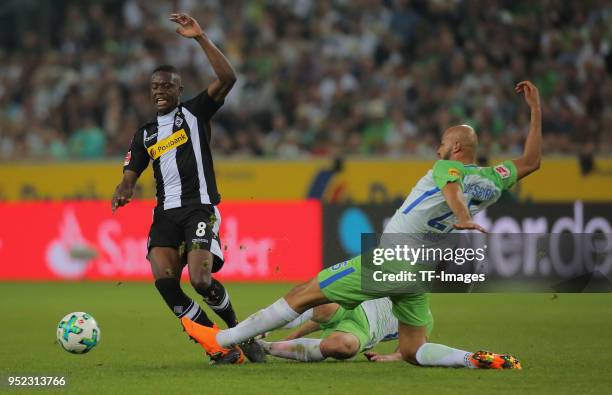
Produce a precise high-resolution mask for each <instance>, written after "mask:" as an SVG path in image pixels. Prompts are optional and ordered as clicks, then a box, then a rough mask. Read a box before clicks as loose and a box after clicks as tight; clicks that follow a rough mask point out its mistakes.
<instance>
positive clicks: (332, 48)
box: [0, 0, 612, 388]
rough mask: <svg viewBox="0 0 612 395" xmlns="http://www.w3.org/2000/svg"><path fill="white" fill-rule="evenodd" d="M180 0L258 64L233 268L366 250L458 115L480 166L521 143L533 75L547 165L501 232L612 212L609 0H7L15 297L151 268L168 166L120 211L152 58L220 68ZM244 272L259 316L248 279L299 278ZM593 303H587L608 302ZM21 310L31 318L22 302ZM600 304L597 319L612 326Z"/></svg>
mask: <svg viewBox="0 0 612 395" xmlns="http://www.w3.org/2000/svg"><path fill="white" fill-rule="evenodd" d="M172 10H181V11H183V12H188V13H191V14H192V15H193V16H195V17H196V19H198V20H199V22H200V24H201V25H202V27H203V29H204V30H205V32H206V33H207V34H208V35H209V37H210V38H212V39H213V40H214V41H215V42H216V43H217V44H218V45H219V46H220V48H221V49H222V50H223V51H224V53H225V54H226V55H227V56H228V58H229V59H230V61H231V62H232V64H233V65H234V67H235V68H236V71H237V73H238V82H237V84H236V86H235V87H234V89H233V90H232V92H231V93H230V94H229V96H228V97H227V99H226V104H225V105H224V107H223V108H222V110H221V111H220V112H219V114H218V115H217V116H216V117H215V119H214V122H213V126H212V130H213V155H214V156H215V166H216V172H217V180H218V184H219V189H220V192H221V195H222V199H223V203H222V206H221V210H222V216H223V221H222V228H221V232H222V233H221V237H222V239H223V241H224V248H225V252H226V256H227V264H226V267H225V269H224V271H223V272H222V274H221V276H222V278H225V279H226V280H236V281H240V282H281V283H282V282H286V281H299V280H304V279H307V278H310V277H311V276H312V275H313V274H314V273H316V272H317V271H318V270H319V269H320V268H321V267H322V265H324V264H325V265H330V264H333V263H336V262H337V261H339V260H341V259H344V258H346V257H348V256H350V255H352V254H354V253H355V252H356V251H357V249H358V244H356V243H358V236H359V234H360V233H361V232H367V231H377V230H378V231H380V230H381V228H382V226H383V223H384V221H385V219H386V218H388V217H389V216H390V215H391V214H392V213H393V212H394V211H395V209H396V208H397V206H398V205H399V203H400V202H401V201H402V200H403V198H404V197H405V196H406V195H407V193H408V192H409V191H410V188H411V187H412V185H414V183H415V181H416V180H418V179H419V178H420V177H421V176H422V174H423V173H424V172H425V171H426V170H427V169H429V168H430V167H431V165H432V163H433V161H434V159H435V149H436V144H437V141H438V138H439V134H440V132H441V131H442V130H444V128H445V127H447V126H448V125H452V124H455V123H468V124H470V125H472V126H474V127H475V129H476V130H477V132H478V134H479V138H480V141H481V150H480V156H479V161H480V163H483V164H484V163H495V161H496V160H498V159H501V158H507V157H515V156H518V155H519V154H520V152H521V150H522V143H523V140H524V138H525V136H526V132H527V127H528V122H529V118H528V116H529V113H528V109H527V107H526V105H525V104H524V103H523V99H522V98H521V97H519V96H516V95H515V94H514V93H513V86H514V84H515V83H516V82H518V81H520V80H523V79H530V80H532V81H534V82H535V83H536V85H537V86H538V87H539V88H540V92H541V95H542V115H543V133H544V153H545V157H544V159H543V161H542V168H541V169H540V171H538V172H537V173H535V174H533V175H531V176H530V177H528V178H527V179H525V180H524V181H521V182H520V183H519V184H518V185H517V187H516V188H515V189H513V190H512V191H511V192H510V193H508V194H507V195H505V196H504V197H503V199H502V200H503V201H502V202H500V203H499V204H498V205H497V206H495V208H494V209H491V210H490V211H489V212H488V213H485V214H484V216H485V217H488V218H490V219H491V220H492V221H493V222H492V226H493V227H494V229H497V230H498V231H501V230H508V229H509V228H508V226H509V227H510V229H511V230H513V231H517V232H521V231H522V232H526V233H528V232H529V231H530V230H533V229H532V228H529V224H530V223H534V221H536V220H538V219H540V220H541V219H544V221H545V223H546V231H551V230H552V229H554V228H555V226H558V227H559V226H561V227H564V228H563V229H567V230H571V231H573V232H575V233H580V232H582V231H585V229H590V228H589V226H590V225H589V224H593V223H597V224H599V225H601V224H602V223H603V224H604V225H602V226H603V229H604V230H605V229H608V230H609V229H612V225H610V221H612V156H611V154H612V47H611V45H612V6H611V5H610V3H609V2H606V1H595V0H593V1H558V0H547V1H539V2H532V1H502V0H498V1H486V2H479V1H440V0H429V1H426V0H415V1H402V0H396V1H392V0H357V1H347V0H332V1H312V0H296V1H283V0H278V1H265V0H260V1H249V2H241V1H234V0H225V1H217V0H206V1H196V0H182V1H179V0H177V1H161V0H152V1H144V0H127V1H123V0H108V1H71V0H57V1H45V0H41V1H35V0H19V1H16V0H7V1H3V2H2V4H1V5H0V44H1V49H0V221H1V225H0V280H3V281H4V283H3V285H0V288H4V291H5V292H7V295H8V293H10V292H11V291H10V290H11V289H17V288H15V287H26V285H24V283H21V282H18V281H21V280H39V281H40V280H54V281H55V280H71V282H68V283H55V282H53V283H51V284H42V283H36V284H39V285H27V286H28V287H33V288H29V289H31V290H32V293H33V294H36V295H40V293H42V292H44V293H45V294H47V293H55V292H58V293H59V294H62V293H64V292H65V293H68V292H69V291H68V290H69V289H72V288H70V287H76V288H75V289H76V290H77V292H79V293H78V294H79V295H81V297H83V295H86V289H87V288H88V287H92V288H93V289H98V290H100V289H101V288H99V287H103V286H104V285H103V284H102V285H100V284H93V283H89V281H96V280H114V282H113V283H112V284H113V286H114V284H115V282H117V281H119V282H118V283H117V284H121V283H122V282H123V281H126V280H147V279H149V278H150V274H149V266H148V263H147V261H146V260H145V258H144V251H145V244H146V235H147V231H148V227H149V225H150V220H151V213H150V209H151V207H152V206H153V204H154V202H153V201H152V198H153V197H154V185H153V178H152V174H151V171H150V170H147V172H146V173H145V174H144V175H143V177H142V179H141V181H140V184H139V190H138V192H137V197H138V199H137V201H134V202H132V203H131V204H130V205H128V206H127V207H125V208H122V209H121V210H119V211H118V213H117V214H115V215H114V216H113V215H112V214H111V211H110V197H111V195H112V192H113V190H114V187H115V185H116V184H117V183H118V181H119V179H120V176H121V164H122V162H123V156H124V155H125V150H126V149H127V147H128V145H129V141H130V139H131V137H132V135H133V132H134V130H135V129H136V128H137V127H138V126H139V125H140V124H142V123H143V122H144V121H146V120H148V119H150V118H151V117H152V116H153V115H154V114H153V110H152V106H151V105H150V103H149V99H148V79H149V76H150V72H151V70H152V69H153V68H154V67H155V66H156V65H157V64H162V63H172V64H175V65H176V66H177V67H178V68H179V70H180V72H181V74H182V75H183V81H184V85H185V87H186V92H185V95H184V97H190V96H191V95H193V94H195V93H196V92H197V91H198V90H199V89H203V88H204V87H206V86H207V84H208V81H210V79H211V78H212V70H211V69H210V67H209V66H208V64H207V62H206V59H205V57H204V56H203V55H202V54H201V53H200V50H199V49H198V48H197V46H196V45H194V43H192V42H191V41H189V40H185V39H181V38H180V37H179V36H178V35H176V34H175V33H174V27H173V26H172V24H171V23H170V22H169V21H168V20H167V18H166V16H167V14H169V13H170V12H171V11H172ZM500 218H501V219H504V221H505V222H504V221H498V222H499V224H500V227H499V228H495V226H496V224H498V222H496V221H497V220H499V219H500ZM508 218H510V219H511V220H512V222H511V225H508V223H509V222H508ZM502 222H503V224H504V226H505V227H503V226H502ZM606 226H607V228H606ZM558 227H557V229H560V228H558ZM538 229H539V230H540V231H541V229H542V228H538ZM13 282H14V284H13ZM88 284H89V285H88ZM240 286H245V287H251V286H255V285H250V284H248V285H247V284H244V285H240ZM240 286H239V285H236V286H235V287H236V288H235V289H233V292H232V293H233V294H236V296H235V304H236V305H237V306H238V307H237V308H238V309H239V311H242V312H243V313H245V314H246V313H248V312H252V311H254V309H256V308H259V307H261V306H262V305H263V302H261V303H258V304H257V303H255V302H253V301H251V300H248V301H244V300H245V299H244V298H247V299H248V298H249V296H248V292H246V291H244V289H249V290H251V289H257V292H260V293H263V294H265V293H266V292H269V293H270V295H267V296H266V297H265V298H264V299H263V300H264V301H266V300H268V299H269V300H273V299H271V298H273V297H277V296H278V295H279V294H280V291H279V289H281V288H282V285H272V284H270V285H261V287H263V288H240ZM279 286H280V287H281V288H279ZM61 287H68V288H61ZM96 287H98V288H96ZM266 287H268V288H266ZM138 289H143V290H144V289H148V288H144V287H143V288H138ZM266 290H269V291H266ZM102 294H104V292H102ZM241 295H242V296H241ZM155 297H156V296H155V295H153V294H151V295H150V298H153V299H154V298H155ZM241 297H242V298H243V299H242V300H243V301H244V302H243V301H241V300H240V298H241ZM7 298H10V296H7ZM60 299H61V300H63V301H65V302H66V303H63V304H59V305H53V306H50V307H49V311H50V312H53V313H57V314H55V315H57V318H59V317H61V316H62V315H63V314H64V313H65V312H64V310H65V309H69V310H70V309H72V310H74V309H77V308H76V307H74V308H73V307H71V306H70V304H69V302H68V299H67V298H66V297H64V298H63V299H62V298H60ZM6 300H8V299H6V298H5V301H6ZM257 300H259V299H257ZM32 303H36V302H34V301H32ZM58 303H59V302H58ZM576 303H577V306H580V302H576ZM585 303H590V302H585ZM485 304H486V303H485ZM536 304H537V303H536ZM94 305H95V303H94ZM152 305H154V306H155V307H151V309H154V308H155V309H157V310H161V304H160V305H159V306H157V305H156V304H154V303H152ZM33 306H37V304H33ZM489 307H490V306H489ZM583 307H584V306H583ZM583 307H575V308H580V309H582V310H583V311H589V310H588V309H586V310H585V309H584V308H583ZM42 308H43V307H41V309H42ZM446 308H448V309H450V307H446ZM547 308H548V307H542V309H547ZM441 309H442V310H444V309H445V307H444V303H442V307H441ZM500 309H501V310H503V308H500ZM508 309H509V311H510V310H511V307H508ZM605 309H608V310H605ZM102 310H103V309H102ZM501 310H500V311H501ZM595 310H597V309H595ZM2 311H3V313H6V315H7V316H11V314H13V315H14V314H16V313H15V312H14V311H13V309H12V308H11V307H10V306H9V305H7V304H5V305H4V306H3V310H2ZM103 311H104V310H103ZM488 311H490V310H488ZM538 311H540V310H538ZM601 311H608V312H609V304H608V308H606V307H602V308H601V310H597V312H601ZM162 313H166V312H165V311H162V312H160V317H162V318H160V320H164V318H163V317H164V316H163V314H162ZM100 314H102V315H104V314H105V313H100ZM593 314H594V315H593V316H588V317H589V318H590V319H592V320H593V321H592V322H591V323H592V325H593V326H592V327H590V326H588V327H586V329H587V330H590V329H593V328H594V327H595V326H597V325H599V326H600V327H601V325H607V326H606V327H609V326H610V322H609V321H606V322H605V323H603V324H602V323H601V322H599V321H597V318H594V317H595V313H593ZM55 315H53V316H51V321H53V320H54V319H55V318H53V317H55ZM166 318H167V317H166ZM587 321H588V320H587ZM102 322H104V321H102ZM41 325H42V324H41ZM50 325H51V326H50V330H52V329H53V328H52V325H53V323H51V324H50ZM110 325H112V324H109V326H110ZM583 329H584V328H583ZM50 333H52V332H50ZM443 333H444V332H443ZM587 340H588V339H587ZM559 341H561V340H559ZM109 343H111V344H112V340H109ZM604 346H605V345H604ZM519 351H520V350H519ZM101 352H102V351H101ZM49 355H52V354H49ZM103 355H104V354H103ZM597 379H599V378H596V380H597ZM568 388H569V387H568Z"/></svg>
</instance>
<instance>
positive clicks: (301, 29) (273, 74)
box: [0, 0, 612, 169]
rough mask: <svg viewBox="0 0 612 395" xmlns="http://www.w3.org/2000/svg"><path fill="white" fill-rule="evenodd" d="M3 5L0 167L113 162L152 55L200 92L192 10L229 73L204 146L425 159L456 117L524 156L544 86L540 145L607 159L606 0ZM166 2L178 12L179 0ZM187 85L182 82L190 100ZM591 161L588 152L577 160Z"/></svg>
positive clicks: (138, 107)
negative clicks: (532, 101) (520, 94)
mask: <svg viewBox="0 0 612 395" xmlns="http://www.w3.org/2000/svg"><path fill="white" fill-rule="evenodd" d="M482 4H483V2H478V1H466V0H457V1H440V0H354V1H346V0H321V1H315V0H300V1H287V0H254V1H249V2H242V1H239V0H206V1H194V0H175V1H173V2H169V1H166V0H106V1H88V2H81V1H77V0H56V1H53V2H50V1H46V2H32V1H24V2H15V1H13V2H8V3H7V4H5V5H3V10H4V11H5V14H7V13H8V15H9V16H10V17H9V18H4V19H2V21H3V23H2V24H0V43H1V45H2V46H1V50H0V160H24V159H52V160H63V159H70V158H79V159H85V158H92V159H93V158H101V157H104V156H113V157H117V156H122V155H123V154H124V151H125V149H126V147H127V146H128V145H129V139H130V138H131V136H132V135H133V133H134V130H135V129H136V128H137V127H138V126H139V125H141V124H143V123H144V122H146V121H148V120H150V119H152V118H153V117H154V116H155V114H154V113H153V106H151V104H150V101H149V91H148V81H149V77H150V72H151V70H152V69H153V68H154V67H155V66H156V65H158V64H160V63H169V62H170V63H174V64H175V65H176V66H177V67H179V69H180V71H181V73H182V75H183V80H184V81H185V86H187V87H197V86H200V87H201V88H204V87H206V86H207V84H208V82H209V80H210V78H212V70H211V68H210V65H208V64H207V63H206V59H205V57H204V56H202V55H201V54H200V50H199V49H198V47H197V45H195V44H194V43H192V42H189V41H188V40H182V39H181V38H179V37H178V36H177V35H176V34H175V33H174V26H172V24H171V23H170V22H169V21H168V20H167V16H168V14H169V13H170V12H171V11H174V10H177V9H180V10H182V11H186V12H190V13H192V14H193V15H194V16H195V17H196V18H197V19H198V20H199V21H200V23H201V25H202V26H203V27H204V30H205V31H206V33H207V34H208V35H209V37H211V39H213V40H214V41H216V42H217V43H218V44H219V45H220V46H221V47H222V48H223V50H224V51H225V53H226V54H227V55H228V57H229V58H230V60H231V61H232V63H233V64H234V66H235V67H236V69H237V71H238V73H239V79H238V82H237V84H236V86H235V87H234V89H233V91H232V92H231V93H230V95H229V96H228V97H227V99H226V104H225V106H224V107H223V108H222V110H221V111H220V112H219V114H218V115H217V116H216V117H215V119H214V122H215V126H214V133H213V134H214V136H213V145H214V149H215V151H216V154H218V155H227V156H241V157H253V156H266V157H279V158H299V157H307V156H337V155H347V154H348V155H351V154H352V155H391V156H396V157H402V156H413V155H426V156H431V155H433V154H434V153H435V149H436V146H437V144H438V137H439V134H440V132H441V131H442V130H444V128H446V127H448V126H449V125H451V124H454V123H469V124H471V125H473V126H474V127H476V129H477V131H478V133H479V134H480V137H481V141H482V142H483V144H484V146H485V147H486V148H487V149H488V150H490V152H489V154H490V155H496V154H508V155H515V154H517V153H518V152H520V150H521V147H522V144H523V138H524V135H525V133H526V131H527V128H528V113H527V108H526V107H525V106H524V105H523V103H522V100H520V99H519V98H517V97H515V95H514V93H513V90H512V88H513V85H514V84H515V83H516V82H518V81H521V80H524V79H531V80H533V81H534V82H535V83H536V84H537V85H538V87H539V88H540V92H541V94H542V105H543V124H544V127H543V130H544V134H545V151H546V153H548V154H550V153H561V154H570V153H573V154H576V153H580V155H581V157H582V158H583V159H582V161H583V163H585V166H584V168H585V169H588V168H589V160H591V159H589V158H592V157H593V156H594V155H597V154H609V153H610V152H612V77H611V74H612V42H611V40H612V4H611V3H610V2H607V1H604V0H592V1H588V2H579V1H559V0H543V1H541V2H532V1H528V0H521V1H508V0H491V1H487V2H486V7H485V6H482ZM175 7H176V8H175ZM196 93H197V92H196V91H189V92H185V93H184V97H185V98H188V97H190V96H192V95H195V94H196ZM584 158H587V159H584Z"/></svg>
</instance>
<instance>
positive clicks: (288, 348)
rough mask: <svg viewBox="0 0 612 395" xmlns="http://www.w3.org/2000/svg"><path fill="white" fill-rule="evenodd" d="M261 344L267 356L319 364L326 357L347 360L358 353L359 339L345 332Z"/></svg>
mask: <svg viewBox="0 0 612 395" xmlns="http://www.w3.org/2000/svg"><path fill="white" fill-rule="evenodd" d="M261 344H262V345H263V346H264V349H265V350H266V353H267V354H269V355H273V356H275V357H279V358H285V359H292V360H295V361H301V362H319V361H323V360H324V359H325V358H328V357H331V358H335V359H348V358H352V357H354V356H355V355H357V353H358V352H359V339H358V338H357V337H356V336H355V335H353V334H351V333H347V332H332V333H330V334H329V335H328V336H326V337H325V338H324V339H310V338H299V339H293V340H286V341H280V342H271V343H268V342H261Z"/></svg>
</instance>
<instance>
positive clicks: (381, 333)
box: [360, 298, 398, 350]
mask: <svg viewBox="0 0 612 395" xmlns="http://www.w3.org/2000/svg"><path fill="white" fill-rule="evenodd" d="M360 307H361V308H363V312H364V313H365V315H366V317H367V318H368V323H369V326H370V339H369V341H368V344H366V345H365V347H363V349H364V350H369V349H370V348H372V347H374V346H376V345H377V344H378V343H380V342H381V341H389V340H395V339H397V338H398V331H397V329H398V322H397V318H395V316H394V315H393V312H392V311H391V308H392V304H391V300H390V299H389V298H380V299H373V300H366V301H365V302H363V303H362V304H361V305H360Z"/></svg>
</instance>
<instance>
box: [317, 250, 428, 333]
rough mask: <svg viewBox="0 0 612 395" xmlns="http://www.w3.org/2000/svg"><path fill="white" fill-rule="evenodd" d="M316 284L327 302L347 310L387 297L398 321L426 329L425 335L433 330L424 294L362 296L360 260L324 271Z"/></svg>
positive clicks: (370, 293)
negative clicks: (368, 301)
mask: <svg viewBox="0 0 612 395" xmlns="http://www.w3.org/2000/svg"><path fill="white" fill-rule="evenodd" d="M317 280H318V281H319V287H321V292H323V294H324V295H325V296H326V297H327V299H329V300H330V301H332V302H336V303H338V304H339V305H340V306H342V307H344V308H345V309H347V310H352V309H354V308H356V307H357V306H359V304H361V303H362V302H364V301H366V300H371V299H378V298H383V297H389V299H391V302H392V304H393V315H394V316H395V317H396V318H397V319H398V321H400V322H402V323H404V324H407V325H412V326H426V327H427V328H428V333H429V332H430V331H431V329H432V328H433V317H432V315H431V311H430V310H429V295H428V294H427V293H407V294H393V293H391V294H389V293H388V292H387V293H385V292H384V291H380V292H376V291H374V290H369V291H367V292H365V291H364V290H363V288H362V286H361V256H357V257H355V258H353V259H350V260H348V261H345V262H342V263H338V264H336V265H334V266H331V267H328V268H327V269H323V270H322V271H320V272H319V274H318V275H317Z"/></svg>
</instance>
